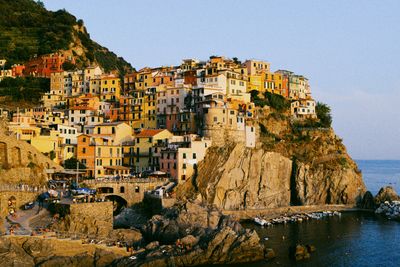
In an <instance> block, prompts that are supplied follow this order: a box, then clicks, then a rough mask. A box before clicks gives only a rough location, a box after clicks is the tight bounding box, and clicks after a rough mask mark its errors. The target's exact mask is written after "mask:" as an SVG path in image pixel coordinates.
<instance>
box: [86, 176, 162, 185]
mask: <svg viewBox="0 0 400 267" xmlns="http://www.w3.org/2000/svg"><path fill="white" fill-rule="evenodd" d="M168 181H170V179H169V178H120V179H117V178H115V177H114V178H97V179H90V180H84V181H83V182H84V183H85V184H87V185H95V184H103V183H155V182H168Z"/></svg>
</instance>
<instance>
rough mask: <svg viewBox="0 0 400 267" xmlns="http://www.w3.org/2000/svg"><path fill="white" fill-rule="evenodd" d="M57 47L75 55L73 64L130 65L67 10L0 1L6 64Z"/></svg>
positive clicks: (1, 51) (28, 0)
mask: <svg viewBox="0 0 400 267" xmlns="http://www.w3.org/2000/svg"><path fill="white" fill-rule="evenodd" d="M61 50H62V51H63V52H64V53H65V54H66V55H72V56H74V57H75V58H76V65H77V67H82V66H87V65H89V64H91V63H94V62H96V63H98V64H99V65H100V66H102V67H103V68H104V70H105V71H107V72H108V71H111V70H119V71H120V72H124V71H126V70H127V69H131V68H132V66H131V65H130V64H129V63H128V62H126V61H125V60H124V59H123V58H121V57H118V56H117V55H116V54H114V53H113V52H111V51H109V50H108V49H107V48H105V47H102V46H101V45H99V44H98V43H96V42H95V41H93V40H91V39H90V35H89V33H88V32H87V30H86V28H85V26H84V24H83V21H82V20H77V18H76V17H74V16H73V15H71V14H70V13H68V12H67V11H65V10H59V11H56V12H52V11H48V10H46V9H45V8H44V6H43V5H42V4H41V3H36V2H35V1H33V0H13V1H9V0H0V59H2V58H5V59H7V61H8V62H7V64H8V66H10V65H12V64H15V63H24V62H25V61H27V60H29V59H30V58H31V57H32V56H34V55H43V54H48V53H53V52H56V51H61Z"/></svg>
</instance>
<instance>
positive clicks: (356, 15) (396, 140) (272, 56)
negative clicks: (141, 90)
mask: <svg viewBox="0 0 400 267" xmlns="http://www.w3.org/2000/svg"><path fill="white" fill-rule="evenodd" d="M44 3H45V6H46V7H47V8H48V9H51V10H57V9H61V8H65V9H66V10H68V11H69V12H71V13H72V14H74V15H75V16H76V17H77V18H82V19H83V20H84V21H85V25H86V26H87V29H88V31H89V32H90V34H91V37H92V38H93V39H94V40H96V41H97V42H99V43H100V44H102V45H103V46H106V47H108V48H109V49H111V50H113V51H114V52H116V53H117V54H118V55H120V56H122V57H124V58H125V59H126V60H127V61H129V62H130V63H131V64H132V65H133V66H134V67H136V68H141V67H144V66H149V67H155V66H159V65H173V64H179V63H180V60H181V59H182V58H190V57H192V58H198V59H207V58H208V57H209V56H210V55H225V56H228V57H238V58H239V59H241V60H244V59H249V58H256V59H263V60H267V61H269V62H271V66H272V69H273V70H276V69H281V68H284V69H289V70H292V71H294V72H296V73H299V74H303V75H305V76H307V77H308V78H309V79H310V81H311V86H312V90H313V95H314V97H315V98H316V99H317V100H319V101H323V102H326V103H328V104H329V105H330V106H331V107H332V109H333V117H334V123H333V125H334V128H335V130H336V133H337V134H338V135H339V136H341V137H342V138H343V140H344V143H345V144H346V146H347V148H348V151H349V153H350V155H351V156H352V157H353V158H356V159H400V108H397V103H399V100H400V98H399V96H400V90H399V89H400V63H399V62H400V1H398V0H391V1H390V0H375V1H371V0H351V1H350V0H335V1H321V0H304V1H298V0H292V1H289V0H286V1H277V0H275V1H267V0H259V1H251V0H250V1H238V0H236V1H235V0H232V1H228V0H218V1H215V0H201V1H200V0H198V1H184V0H181V1H178V0H169V1H165V0H152V1H133V0H118V1H117V0H115V1H104V0H82V1H71V0H45V1H44Z"/></svg>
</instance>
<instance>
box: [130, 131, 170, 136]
mask: <svg viewBox="0 0 400 267" xmlns="http://www.w3.org/2000/svg"><path fill="white" fill-rule="evenodd" d="M162 131H165V129H154V130H152V129H145V130H142V131H141V132H140V133H138V134H137V135H136V137H153V136H155V135H157V134H159V133H161V132H162Z"/></svg>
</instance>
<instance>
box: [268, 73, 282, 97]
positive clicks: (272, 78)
mask: <svg viewBox="0 0 400 267" xmlns="http://www.w3.org/2000/svg"><path fill="white" fill-rule="evenodd" d="M282 90H283V80H282V74H280V73H276V72H275V73H273V72H272V73H271V72H267V73H265V81H264V91H267V92H270V93H273V94H279V95H282V94H283V93H282Z"/></svg>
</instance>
